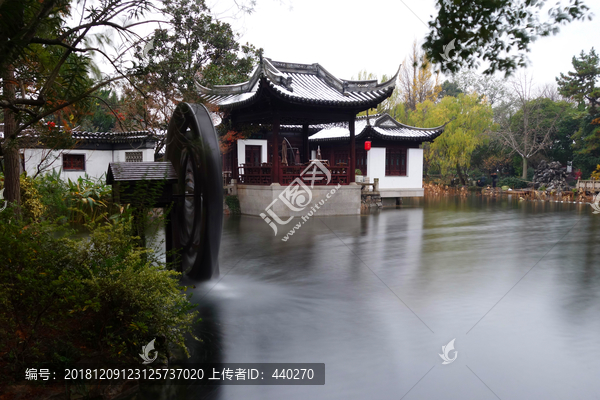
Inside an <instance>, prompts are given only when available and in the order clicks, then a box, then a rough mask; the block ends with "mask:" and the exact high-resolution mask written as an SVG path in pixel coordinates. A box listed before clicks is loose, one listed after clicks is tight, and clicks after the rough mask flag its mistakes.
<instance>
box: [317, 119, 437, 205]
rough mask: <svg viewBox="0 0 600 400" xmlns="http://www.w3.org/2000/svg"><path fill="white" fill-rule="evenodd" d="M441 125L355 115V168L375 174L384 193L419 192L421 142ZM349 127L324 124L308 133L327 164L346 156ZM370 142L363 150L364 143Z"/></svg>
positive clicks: (414, 194) (405, 194)
mask: <svg viewBox="0 0 600 400" xmlns="http://www.w3.org/2000/svg"><path fill="white" fill-rule="evenodd" d="M443 132H444V127H443V126H439V127H437V128H416V127H412V126H408V125H404V124H401V123H400V122H398V121H396V120H395V119H393V118H392V117H391V116H390V115H388V114H380V115H371V116H362V117H358V118H357V119H356V168H357V169H360V170H361V174H362V175H363V176H366V177H369V179H370V181H371V182H373V179H374V178H379V191H380V193H381V197H382V198H386V197H421V196H423V149H422V148H421V144H422V143H423V142H432V141H433V140H434V139H435V138H437V137H438V136H439V135H441V134H442V133H443ZM349 138H350V131H349V129H348V125H347V124H345V123H338V124H332V125H328V126H327V125H325V126H323V128H322V129H321V130H319V131H318V132H317V133H315V134H314V135H312V136H310V137H309V139H308V140H309V143H310V148H311V151H312V152H313V153H314V152H316V151H317V149H319V150H320V152H321V158H323V159H326V160H330V161H329V162H330V164H332V165H336V164H339V163H343V162H344V161H345V160H348V158H349V155H348V153H349V146H348V141H349ZM367 141H368V142H370V143H371V149H370V150H368V151H367V150H365V146H364V143H365V142H367Z"/></svg>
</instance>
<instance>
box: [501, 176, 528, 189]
mask: <svg viewBox="0 0 600 400" xmlns="http://www.w3.org/2000/svg"><path fill="white" fill-rule="evenodd" d="M498 186H508V187H510V188H512V189H524V188H526V187H527V181H524V180H523V179H520V178H517V177H513V176H509V177H506V178H502V179H500V181H499V182H498Z"/></svg>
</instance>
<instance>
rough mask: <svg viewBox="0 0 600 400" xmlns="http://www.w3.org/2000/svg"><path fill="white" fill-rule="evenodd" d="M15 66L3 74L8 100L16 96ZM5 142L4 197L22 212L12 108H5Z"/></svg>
mask: <svg viewBox="0 0 600 400" xmlns="http://www.w3.org/2000/svg"><path fill="white" fill-rule="evenodd" d="M14 75H15V74H14V68H13V67H12V66H9V67H8V68H7V69H6V71H5V73H4V75H3V76H2V84H3V85H2V89H3V91H4V94H5V98H6V99H7V100H13V99H14V98H15V86H14ZM3 111H4V143H3V146H2V153H3V155H4V187H5V189H6V190H5V191H4V198H5V199H6V200H7V201H8V202H9V203H13V204H15V205H16V206H17V208H16V209H15V212H16V213H17V214H19V213H20V211H19V206H20V205H21V183H20V181H19V176H20V175H21V159H20V158H21V157H20V156H19V146H18V145H17V140H16V138H14V137H13V135H14V133H15V131H16V130H17V123H16V120H15V113H14V112H13V110H11V109H10V108H4V109H3Z"/></svg>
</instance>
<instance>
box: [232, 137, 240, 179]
mask: <svg viewBox="0 0 600 400" xmlns="http://www.w3.org/2000/svg"><path fill="white" fill-rule="evenodd" d="M231 151H232V154H231V178H232V179H235V180H236V181H238V180H239V173H240V164H239V161H238V143H237V140H236V141H235V143H234V144H233V149H231ZM238 183H239V182H238Z"/></svg>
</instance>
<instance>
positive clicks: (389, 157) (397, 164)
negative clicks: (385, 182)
mask: <svg viewBox="0 0 600 400" xmlns="http://www.w3.org/2000/svg"><path fill="white" fill-rule="evenodd" d="M385 175H386V176H406V149H405V148H391V149H390V148H386V149H385Z"/></svg>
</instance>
